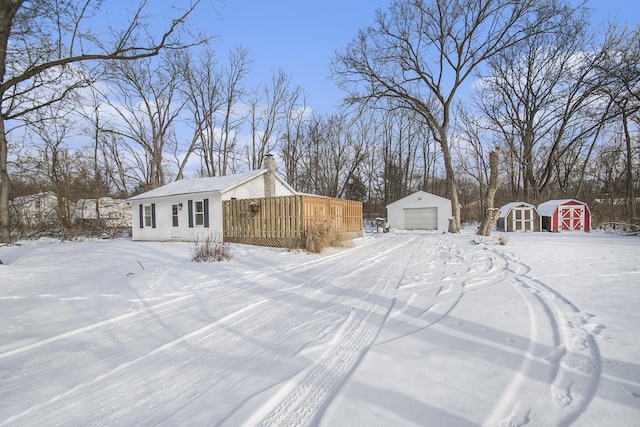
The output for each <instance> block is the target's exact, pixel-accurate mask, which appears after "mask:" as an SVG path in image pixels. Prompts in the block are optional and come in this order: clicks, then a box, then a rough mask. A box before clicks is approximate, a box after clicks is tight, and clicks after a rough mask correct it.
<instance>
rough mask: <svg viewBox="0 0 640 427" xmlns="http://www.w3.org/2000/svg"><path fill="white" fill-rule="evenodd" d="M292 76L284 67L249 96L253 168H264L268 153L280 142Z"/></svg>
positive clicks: (248, 156)
mask: <svg viewBox="0 0 640 427" xmlns="http://www.w3.org/2000/svg"><path fill="white" fill-rule="evenodd" d="M290 81H291V78H290V77H289V76H288V75H287V74H286V73H285V72H284V71H282V70H279V71H278V72H277V73H275V74H274V75H273V76H272V77H271V82H270V83H265V84H263V85H261V86H260V87H259V88H257V89H256V90H255V91H254V92H253V93H252V95H251V97H250V99H249V102H248V104H249V127H250V129H249V130H250V132H251V146H250V147H247V151H248V153H247V160H248V163H249V168H250V169H253V170H255V169H261V168H262V160H263V159H264V156H265V154H267V153H269V152H270V151H272V150H273V149H274V148H275V146H276V143H277V139H278V136H279V135H278V133H279V132H280V131H281V129H280V128H281V127H282V125H283V123H282V122H283V118H284V114H285V112H286V110H287V104H288V103H290V99H291V94H290V91H289V82H290Z"/></svg>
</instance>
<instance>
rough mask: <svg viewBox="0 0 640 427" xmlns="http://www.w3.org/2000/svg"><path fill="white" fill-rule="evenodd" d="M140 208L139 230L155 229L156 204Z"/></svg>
mask: <svg viewBox="0 0 640 427" xmlns="http://www.w3.org/2000/svg"><path fill="white" fill-rule="evenodd" d="M139 206H140V228H144V227H151V228H156V204H155V203H151V204H150V205H139Z"/></svg>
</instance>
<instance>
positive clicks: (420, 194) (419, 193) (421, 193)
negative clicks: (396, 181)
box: [387, 190, 451, 207]
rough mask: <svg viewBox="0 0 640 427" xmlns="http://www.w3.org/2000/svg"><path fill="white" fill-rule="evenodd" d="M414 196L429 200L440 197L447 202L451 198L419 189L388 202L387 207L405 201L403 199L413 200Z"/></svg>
mask: <svg viewBox="0 0 640 427" xmlns="http://www.w3.org/2000/svg"><path fill="white" fill-rule="evenodd" d="M415 197H426V198H429V199H431V200H433V199H440V200H442V201H447V202H449V203H451V200H449V199H447V198H445V197H441V196H438V195H437V194H432V193H428V192H426V191H422V190H420V191H416V192H415V193H411V194H409V195H408V196H404V197H403V198H401V199H398V200H396V201H395V202H392V203H389V204H388V205H387V207H389V206H392V205H395V204H396V203H402V202H403V201H405V199H406V200H413V199H414V198H415Z"/></svg>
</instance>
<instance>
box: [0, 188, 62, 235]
mask: <svg viewBox="0 0 640 427" xmlns="http://www.w3.org/2000/svg"><path fill="white" fill-rule="evenodd" d="M62 202H63V203H64V205H65V208H66V209H69V210H71V209H72V205H73V204H72V203H70V202H69V201H68V200H66V199H63V201H62ZM9 215H10V216H11V222H12V226H13V227H18V228H27V229H37V228H43V229H53V228H57V227H60V224H61V221H60V213H59V212H58V197H57V196H56V194H55V193H54V192H53V191H45V192H43V193H37V194H31V195H29V196H20V197H16V198H15V199H13V200H11V201H10V202H9Z"/></svg>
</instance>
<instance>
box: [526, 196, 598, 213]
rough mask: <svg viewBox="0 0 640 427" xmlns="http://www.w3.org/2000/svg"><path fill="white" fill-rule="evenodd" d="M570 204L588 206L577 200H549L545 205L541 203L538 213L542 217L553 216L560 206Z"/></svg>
mask: <svg viewBox="0 0 640 427" xmlns="http://www.w3.org/2000/svg"><path fill="white" fill-rule="evenodd" d="M569 202H574V203H577V204H579V205H585V206H586V205H587V204H586V203H585V202H581V201H580V200H576V199H557V200H548V201H546V202H544V203H540V204H539V205H538V212H539V213H540V215H542V216H551V215H553V212H554V211H555V210H556V209H557V207H558V206H560V205H564V204H567V203H569Z"/></svg>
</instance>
